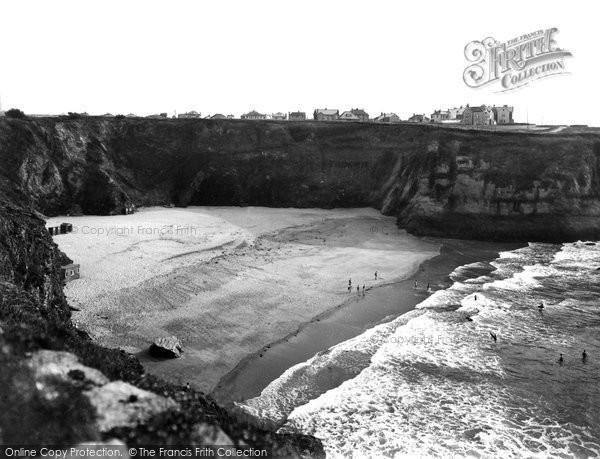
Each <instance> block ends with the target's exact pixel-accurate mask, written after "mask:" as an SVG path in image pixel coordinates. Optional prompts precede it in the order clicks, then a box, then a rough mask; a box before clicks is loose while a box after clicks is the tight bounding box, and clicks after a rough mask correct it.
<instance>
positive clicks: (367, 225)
mask: <svg viewBox="0 0 600 459" xmlns="http://www.w3.org/2000/svg"><path fill="white" fill-rule="evenodd" d="M63 221H69V222H70V223H72V224H73V233H70V234H65V235H59V236H56V237H55V242H57V243H58V245H59V247H60V249H61V250H62V251H64V252H65V253H66V254H67V255H68V256H69V257H71V258H72V259H73V260H74V262H75V263H78V264H80V265H81V279H78V280H76V281H73V282H71V283H69V284H67V286H66V288H65V292H66V295H67V298H68V300H69V302H70V304H71V305H73V306H75V307H76V308H78V309H80V311H75V312H74V313H73V320H74V322H75V323H76V324H77V325H78V326H79V327H80V328H82V329H84V330H86V331H87V332H88V333H89V334H90V335H91V336H92V338H93V339H94V340H96V341H98V342H99V343H100V344H102V345H105V346H108V347H116V348H121V349H123V350H125V351H126V352H129V353H132V354H135V355H136V356H137V357H138V358H139V359H140V361H141V362H142V363H143V365H144V366H145V367H146V368H147V370H149V371H150V372H151V373H154V374H157V375H159V376H162V377H164V378H165V379H167V380H169V381H171V382H174V383H180V384H186V383H190V385H192V386H193V387H194V388H196V389H199V390H202V391H206V392H209V391H212V390H213V389H214V388H215V386H216V384H217V383H218V382H219V381H220V380H221V378H223V377H224V376H225V375H227V374H228V373H229V372H231V371H232V370H233V369H234V368H235V367H236V365H238V363H239V362H240V361H241V360H243V359H244V358H247V357H248V356H249V355H253V354H255V353H257V352H259V351H260V350H261V349H265V348H266V346H268V345H270V344H271V343H274V342H277V341H279V340H281V339H283V338H285V337H286V336H289V335H293V334H294V333H295V332H297V331H298V330H299V328H300V327H301V326H302V325H303V324H305V323H307V322H310V321H311V320H313V319H314V318H315V317H317V316H319V315H320V314H323V313H325V312H327V311H329V310H332V309H334V308H336V307H338V306H339V305H341V304H343V303H345V302H346V301H347V300H349V299H350V298H354V296H355V295H357V293H356V290H355V289H356V286H357V285H359V286H360V291H361V294H362V286H363V285H364V286H365V291H366V292H367V293H366V294H367V295H368V294H369V289H372V288H374V287H380V286H383V285H387V284H392V283H396V282H398V281H401V280H403V279H407V278H409V277H410V276H412V275H413V274H414V273H415V272H416V271H417V269H418V267H419V265H420V264H421V263H422V262H423V261H425V260H427V259H429V258H432V257H435V256H436V255H437V254H438V252H439V244H437V243H435V242H433V241H424V240H421V239H418V238H416V237H413V236H410V235H408V234H406V233H405V232H404V231H402V230H398V229H397V227H396V225H395V219H394V218H392V217H386V216H383V215H381V214H380V213H379V212H378V211H376V210H374V209H371V208H361V209H333V210H321V209H272V208H258V207H244V208H240V207H190V208H186V209H178V208H177V209H174V208H169V209H167V208H162V207H155V208H147V209H142V210H141V211H140V212H138V213H135V214H131V215H122V216H107V217H96V216H80V217H55V218H51V219H49V220H48V221H47V226H55V225H57V224H60V223H61V222H63ZM375 271H378V273H379V276H378V279H377V280H375V278H374V272H375ZM349 279H352V291H351V292H349V291H348V289H347V287H348V282H349ZM169 335H175V336H177V337H178V338H179V339H180V340H181V341H182V343H183V346H184V349H185V352H184V354H183V355H182V357H181V358H179V359H174V360H157V359H154V358H152V357H150V356H149V355H148V353H147V349H148V346H149V345H150V343H151V342H152V341H153V340H154V339H156V338H157V337H161V336H169ZM341 339H343V338H341Z"/></svg>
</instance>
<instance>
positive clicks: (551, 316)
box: [243, 243, 600, 457]
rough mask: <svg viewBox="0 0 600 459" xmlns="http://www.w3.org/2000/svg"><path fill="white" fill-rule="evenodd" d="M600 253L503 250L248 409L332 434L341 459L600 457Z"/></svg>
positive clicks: (327, 439) (280, 383) (578, 247)
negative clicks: (487, 264) (351, 458)
mask: <svg viewBox="0 0 600 459" xmlns="http://www.w3.org/2000/svg"><path fill="white" fill-rule="evenodd" d="M599 256H600V244H596V243H594V244H593V245H591V244H590V243H573V244H565V245H563V246H557V245H551V244H529V246H528V247H524V248H522V249H517V250H515V251H511V252H503V253H501V254H500V256H499V257H498V258H497V259H496V260H495V261H494V262H493V263H491V265H492V266H494V268H495V269H494V271H492V272H485V274H483V275H482V276H479V277H476V278H473V279H467V278H463V279H461V280H460V281H458V280H457V281H455V282H454V284H453V285H452V286H451V287H449V288H448V289H445V290H440V291H437V292H435V293H434V294H433V295H430V296H429V297H428V298H427V299H426V300H425V301H423V302H422V303H420V304H419V305H418V306H417V308H416V309H415V310H414V311H412V312H411V313H409V314H407V315H404V316H401V317H400V318H398V319H396V320H394V321H392V322H390V323H388V324H384V325H380V326H378V327H375V328H373V329H371V330H369V331H367V332H365V333H364V334H363V335H360V336H358V337H356V338H354V339H353V340H350V341H347V342H345V343H341V344H339V345H337V346H335V347H334V348H332V349H330V350H329V351H328V352H326V353H322V354H320V355H317V356H315V357H313V358H312V359H311V360H309V361H307V362H305V363H304V364H301V365H299V366H296V367H294V368H292V369H290V370H288V371H287V372H286V373H285V374H284V375H282V377H281V378H279V379H278V380H276V381H274V382H272V383H271V385H269V387H267V388H266V389H265V391H263V393H262V394H261V396H260V397H257V398H256V399H252V400H249V401H247V402H245V403H244V404H243V406H244V407H245V409H247V410H248V411H251V412H253V413H254V414H257V415H265V413H266V414H267V415H268V416H271V417H272V418H277V419H278V420H279V422H283V420H285V419H287V420H286V422H285V424H284V425H283V427H282V428H281V429H280V430H281V431H282V432H286V431H295V432H303V433H309V434H313V435H315V436H317V437H319V438H321V439H323V442H324V445H325V448H326V452H327V453H328V455H331V456H333V457H341V456H344V457H348V456H361V457H362V456H367V457H369V456H370V457H381V456H394V457H402V456H412V455H427V456H430V455H431V456H446V455H449V454H456V455H460V456H465V455H475V456H498V455H500V456H506V457H522V456H523V455H525V456H528V457H548V456H561V457H596V456H598V455H600V414H598V413H596V411H597V406H600V390H599V389H598V385H597V382H598V380H597V374H598V372H599V371H600V364H599V361H600V359H597V358H594V359H589V360H583V358H582V351H583V349H586V350H587V352H588V353H589V355H594V356H597V355H600V339H599V336H600V314H599V310H598V307H597V305H598V303H599V302H600V289H599V288H596V287H593V286H590V288H586V285H587V284H591V283H592V281H597V279H598V278H597V276H598V273H597V271H596V269H595V268H596V267H597V265H598V263H599V261H598V260H599V259H600V257H599ZM480 268H481V269H483V266H481V265H477V264H471V265H467V266H466V267H465V269H464V270H461V269H457V270H455V273H456V278H457V279H458V278H460V277H461V275H462V274H465V273H468V272H471V273H472V272H474V271H476V270H477V269H480ZM596 283H597V282H596ZM559 355H560V356H561V359H562V360H559ZM328 373H331V374H333V375H334V376H333V377H330V378H329V379H328V378H327V374H328ZM269 410H271V411H270V412H269Z"/></svg>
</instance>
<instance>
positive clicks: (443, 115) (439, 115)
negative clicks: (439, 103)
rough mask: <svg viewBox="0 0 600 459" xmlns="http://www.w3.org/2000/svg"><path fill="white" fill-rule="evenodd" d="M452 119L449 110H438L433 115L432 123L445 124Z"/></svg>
mask: <svg viewBox="0 0 600 459" xmlns="http://www.w3.org/2000/svg"><path fill="white" fill-rule="evenodd" d="M449 119H450V111H449V110H436V111H434V112H433V113H432V114H431V121H432V122H433V123H443V122H444V121H448V120H449Z"/></svg>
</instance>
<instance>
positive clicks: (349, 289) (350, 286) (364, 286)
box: [348, 271, 379, 295]
mask: <svg viewBox="0 0 600 459" xmlns="http://www.w3.org/2000/svg"><path fill="white" fill-rule="evenodd" d="M378 275H379V273H378V272H377V271H375V280H377V276H378ZM366 288H367V287H366V285H365V284H363V286H362V293H363V295H364V294H365V291H366ZM348 291H349V292H352V278H350V279H348ZM356 293H360V285H357V286H356Z"/></svg>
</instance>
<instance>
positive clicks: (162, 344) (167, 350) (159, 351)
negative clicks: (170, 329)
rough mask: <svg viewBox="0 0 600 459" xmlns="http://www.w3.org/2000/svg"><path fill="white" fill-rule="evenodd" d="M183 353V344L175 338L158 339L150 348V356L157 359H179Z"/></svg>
mask: <svg viewBox="0 0 600 459" xmlns="http://www.w3.org/2000/svg"><path fill="white" fill-rule="evenodd" d="M182 352H183V347H182V346H181V342H180V341H179V340H178V339H177V338H176V337H175V336H168V337H166V338H158V339H157V340H155V341H154V342H153V343H152V345H151V346H150V354H152V355H153V356H155V357H163V358H177V357H181V353H182Z"/></svg>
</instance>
